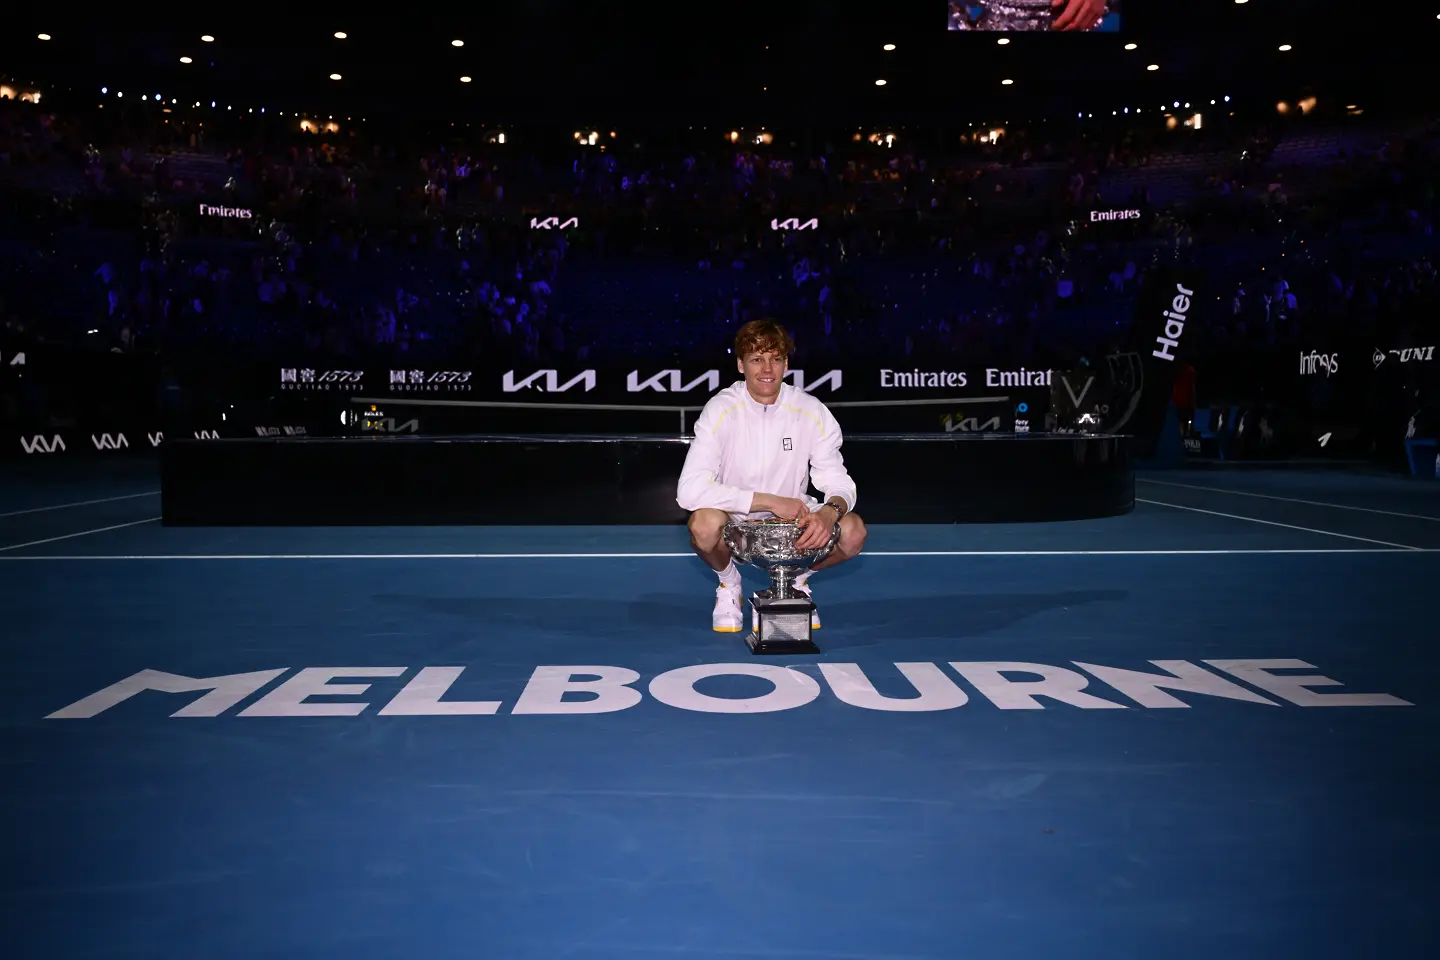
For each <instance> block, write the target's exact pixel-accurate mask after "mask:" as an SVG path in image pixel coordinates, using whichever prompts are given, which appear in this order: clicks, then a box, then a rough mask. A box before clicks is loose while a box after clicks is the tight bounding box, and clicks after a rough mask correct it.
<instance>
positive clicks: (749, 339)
mask: <svg viewBox="0 0 1440 960" xmlns="http://www.w3.org/2000/svg"><path fill="white" fill-rule="evenodd" d="M757 350H758V351H772V350H773V351H774V352H775V353H779V354H783V355H784V356H785V357H786V358H789V356H790V355H791V354H793V353H794V352H795V341H794V340H792V339H790V331H788V330H786V329H785V328H784V327H783V326H781V325H780V324H779V323H777V322H776V321H774V320H771V319H769V318H765V319H761V320H751V321H750V322H749V323H747V324H745V325H744V326H742V327H741V328H740V329H739V330H737V331H735V356H737V357H739V358H740V359H741V360H743V359H745V358H746V357H748V356H749V355H750V354H752V353H755V352H756V351H757Z"/></svg>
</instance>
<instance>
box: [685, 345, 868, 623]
mask: <svg viewBox="0 0 1440 960" xmlns="http://www.w3.org/2000/svg"><path fill="white" fill-rule="evenodd" d="M794 351H795V343H794V341H792V340H791V339H790V334H789V333H788V332H787V331H786V329H785V328H784V327H782V326H781V325H780V324H778V323H776V322H775V321H773V320H752V321H751V322H749V323H747V324H745V325H744V326H743V327H741V328H740V329H739V331H737V332H736V334H735V364H736V367H737V368H738V369H739V371H740V373H742V374H744V376H745V379H744V380H739V381H736V382H735V383H734V384H732V385H731V386H729V387H726V388H725V389H724V390H721V391H720V392H719V393H717V394H716V395H715V396H713V397H711V398H710V401H709V402H708V403H706V404H705V409H704V410H702V411H701V412H700V417H699V419H698V420H696V421H695V439H694V441H693V442H692V443H691V444H690V452H689V453H688V454H687V455H686V457H685V467H684V469H682V470H681V472H680V483H679V488H678V491H677V494H676V498H675V499H676V502H678V503H679V504H680V506H681V507H683V508H684V509H685V510H688V511H690V545H691V546H692V547H693V548H694V550H695V552H696V553H697V554H699V556H700V559H702V560H704V561H705V562H706V563H707V564H709V565H710V569H711V570H714V571H715V574H716V576H718V577H719V578H720V585H719V587H717V588H716V590H715V612H714V613H713V614H712V615H711V620H710V625H711V626H712V627H713V628H714V629H715V630H718V631H721V632H723V633H734V632H738V631H739V630H740V628H741V626H742V624H743V621H744V615H743V612H742V610H741V596H740V593H741V589H740V571H739V570H738V569H737V568H736V566H735V561H734V559H733V558H732V557H731V556H730V548H729V546H728V545H726V543H725V539H724V537H723V536H722V535H721V531H722V530H723V529H724V527H725V524H726V523H728V522H729V521H730V519H731V518H732V517H734V518H736V519H751V520H758V519H762V518H769V517H781V518H784V519H786V520H798V521H799V526H800V528H801V529H800V535H799V539H798V540H797V541H796V545H797V546H799V547H801V548H803V549H812V548H815V547H822V546H824V545H825V544H826V542H827V541H829V539H830V533H831V531H832V530H833V529H834V527H835V524H836V523H837V522H838V523H839V524H840V539H839V541H838V542H837V543H836V545H835V549H834V550H832V551H831V552H830V555H829V556H827V557H826V558H825V559H824V560H822V561H820V563H818V564H816V565H815V567H814V568H813V569H812V570H810V571H807V572H805V573H803V574H801V575H800V577H799V578H797V580H796V584H795V585H796V587H797V588H798V589H799V590H800V592H802V593H804V594H805V596H807V597H809V598H810V599H811V601H812V602H813V601H814V596H813V595H812V594H811V591H810V586H809V583H808V581H809V579H810V574H811V573H813V572H815V571H817V570H823V569H825V568H826V567H833V566H835V565H836V564H838V563H844V562H845V561H846V560H849V559H850V558H852V557H854V556H855V555H857V554H858V553H859V552H860V549H861V547H863V546H864V544H865V524H864V522H862V521H861V519H860V517H859V515H858V514H856V513H855V512H854V509H855V481H854V480H851V479H850V474H848V473H847V472H846V471H845V461H844V460H843V459H842V458H841V456H840V443H841V435H840V425H839V424H838V423H836V422H835V417H834V415H832V414H831V413H830V411H829V410H828V409H826V407H825V405H824V404H823V403H821V402H820V401H819V400H817V399H816V398H815V397H813V396H812V395H810V394H808V393H806V392H805V391H804V390H797V389H795V388H794V387H792V386H791V385H790V384H788V383H785V382H784V376H785V371H786V370H787V369H788V368H789V365H790V355H791V354H792V353H794ZM811 484H813V485H814V487H815V489H816V490H819V491H821V495H822V496H823V497H824V500H823V501H821V500H817V499H815V498H814V497H812V496H810V494H809V493H808V492H807V490H808V487H809V486H810V485H811ZM819 626H820V617H819V613H818V612H816V613H815V614H812V616H811V627H812V629H814V628H818V627H819Z"/></svg>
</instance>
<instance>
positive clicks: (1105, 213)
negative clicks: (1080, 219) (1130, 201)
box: [1090, 210, 1140, 223]
mask: <svg viewBox="0 0 1440 960" xmlns="http://www.w3.org/2000/svg"><path fill="white" fill-rule="evenodd" d="M1139 219H1140V211H1139V210H1091V211H1090V222H1091V223H1100V222H1102V221H1108V220H1139Z"/></svg>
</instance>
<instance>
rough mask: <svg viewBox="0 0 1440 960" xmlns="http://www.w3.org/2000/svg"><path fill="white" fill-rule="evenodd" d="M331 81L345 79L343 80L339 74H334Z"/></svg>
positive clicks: (331, 75)
mask: <svg viewBox="0 0 1440 960" xmlns="http://www.w3.org/2000/svg"><path fill="white" fill-rule="evenodd" d="M330 79H331V80H340V79H343V78H342V77H341V76H340V74H338V73H332V74H330Z"/></svg>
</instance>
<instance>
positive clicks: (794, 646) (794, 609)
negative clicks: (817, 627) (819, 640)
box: [745, 596, 820, 656]
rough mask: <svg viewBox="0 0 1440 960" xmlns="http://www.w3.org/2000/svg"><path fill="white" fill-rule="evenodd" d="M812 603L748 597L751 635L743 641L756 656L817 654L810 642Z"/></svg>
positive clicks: (815, 647)
mask: <svg viewBox="0 0 1440 960" xmlns="http://www.w3.org/2000/svg"><path fill="white" fill-rule="evenodd" d="M814 610H815V604H814V603H812V602H811V601H809V600H807V599H805V598H804V597H793V598H790V599H787V600H771V599H768V598H766V597H762V596H754V597H751V598H750V635H749V636H747V637H746V638H745V642H746V644H748V645H749V647H750V652H751V653H753V654H755V655H756V656H772V655H784V654H791V655H794V654H801V653H819V652H820V648H819V647H817V646H815V642H814V641H813V640H811V639H810V614H811V613H812V612H813V611H814Z"/></svg>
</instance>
